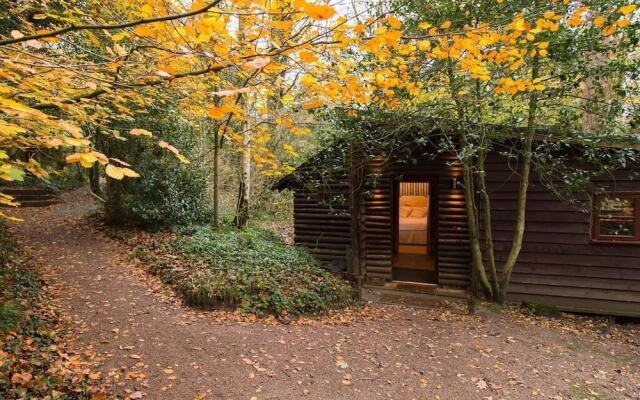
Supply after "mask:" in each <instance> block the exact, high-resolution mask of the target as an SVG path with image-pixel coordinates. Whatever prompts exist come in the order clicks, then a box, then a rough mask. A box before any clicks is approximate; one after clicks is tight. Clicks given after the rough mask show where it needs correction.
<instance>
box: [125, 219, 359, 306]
mask: <svg viewBox="0 0 640 400" xmlns="http://www.w3.org/2000/svg"><path fill="white" fill-rule="evenodd" d="M166 246H167V247H168V248H167V249H166V250H167V251H169V252H172V253H175V254H177V255H179V258H180V259H181V262H176V261H175V259H172V258H171V257H167V258H156V260H155V261H153V262H151V267H150V271H151V272H152V273H155V274H157V275H159V276H160V277H161V278H162V280H163V281H165V282H167V283H170V284H172V285H174V286H175V288H176V290H177V291H178V292H179V293H180V294H181V295H182V296H183V297H184V298H185V300H186V301H187V302H188V303H190V304H192V305H197V306H213V307H221V308H237V309H239V310H240V311H242V312H244V313H252V314H258V315H263V314H276V315H279V314H283V313H288V314H317V313H323V312H326V311H328V310H331V309H336V308H341V307H345V306H348V305H350V304H353V302H354V293H353V289H352V288H351V287H350V286H349V285H348V284H347V283H346V282H344V281H343V280H342V279H340V278H338V277H336V276H334V275H332V274H331V273H329V272H328V271H326V270H324V269H323V268H322V267H321V266H320V265H319V264H318V262H317V261H316V260H315V259H314V258H313V257H312V256H311V255H310V254H309V253H308V252H306V251H304V250H302V249H300V248H297V247H293V246H289V245H286V244H285V243H284V242H283V241H282V239H281V238H279V237H278V236H277V235H276V234H274V233H272V232H270V231H266V230H262V229H256V228H247V229H244V230H236V229H231V228H229V229H223V230H220V231H216V230H213V229H211V228H208V227H201V228H198V229H197V230H196V231H195V232H194V233H193V234H192V235H182V236H179V237H178V239H177V240H174V241H171V242H170V244H169V243H168V244H166ZM153 250H154V249H150V251H149V252H150V253H153ZM136 254H141V251H140V250H139V249H138V250H137V251H136ZM147 255H148V253H145V257H146V256H147Z"/></svg>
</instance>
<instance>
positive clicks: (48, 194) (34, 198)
mask: <svg viewBox="0 0 640 400" xmlns="http://www.w3.org/2000/svg"><path fill="white" fill-rule="evenodd" d="M0 193H4V194H7V195H9V196H12V197H13V199H14V201H15V202H16V203H19V204H20V207H48V206H51V205H54V204H58V203H60V201H59V200H58V199H57V198H56V195H55V193H54V192H53V191H51V190H49V189H46V188H34V187H0ZM5 207H6V206H5Z"/></svg>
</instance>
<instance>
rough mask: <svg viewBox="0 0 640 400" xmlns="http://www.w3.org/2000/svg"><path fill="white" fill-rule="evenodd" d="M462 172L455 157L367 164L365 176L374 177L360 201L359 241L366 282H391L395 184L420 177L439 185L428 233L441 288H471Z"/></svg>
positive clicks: (379, 283) (434, 198)
mask: <svg viewBox="0 0 640 400" xmlns="http://www.w3.org/2000/svg"><path fill="white" fill-rule="evenodd" d="M461 174H462V171H461V167H460V165H458V164H456V162H455V157H454V156H453V155H439V156H438V157H437V158H435V159H434V158H421V159H418V160H417V161H416V163H415V164H392V165H389V164H387V163H385V160H384V159H382V158H379V159H373V160H372V161H371V162H370V163H369V166H368V168H367V171H366V175H367V176H368V177H369V179H372V178H374V181H375V185H374V187H373V188H371V194H370V195H368V196H365V198H364V200H363V210H362V225H363V228H362V232H363V235H362V237H361V240H362V245H361V252H362V257H361V259H362V263H363V270H364V271H365V273H366V276H365V281H366V282H367V283H369V284H374V285H382V284H384V283H385V282H387V281H390V280H392V255H393V246H394V241H393V225H394V224H393V218H394V210H393V207H394V203H393V198H394V193H393V190H394V182H395V180H396V179H398V178H399V177H401V176H420V177H426V178H431V179H433V180H435V181H437V184H436V186H435V187H434V188H433V190H434V192H433V193H434V194H432V201H433V203H432V207H435V212H434V215H435V218H434V219H433V221H432V223H433V224H434V229H433V231H432V232H433V241H434V242H433V249H434V251H435V256H436V259H437V264H438V280H439V284H440V285H441V286H445V287H451V288H460V289H466V288H467V287H468V286H469V282H470V274H471V267H470V255H469V233H468V228H467V220H466V211H465V201H464V194H463V191H462V189H461V186H460V184H461V178H460V176H461ZM434 183H436V182H434ZM456 183H457V184H456Z"/></svg>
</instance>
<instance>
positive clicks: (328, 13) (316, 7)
mask: <svg viewBox="0 0 640 400" xmlns="http://www.w3.org/2000/svg"><path fill="white" fill-rule="evenodd" d="M291 5H292V6H293V9H294V10H296V11H301V12H303V13H305V14H307V15H308V16H309V17H310V18H311V19H314V20H316V21H324V20H327V19H329V18H331V17H333V16H334V15H335V13H336V10H335V8H333V7H331V6H329V5H326V4H313V3H308V2H306V1H305V0H293V2H292V3H291Z"/></svg>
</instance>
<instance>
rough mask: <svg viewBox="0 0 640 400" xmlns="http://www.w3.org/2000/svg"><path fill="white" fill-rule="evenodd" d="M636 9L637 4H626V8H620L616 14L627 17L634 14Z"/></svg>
mask: <svg viewBox="0 0 640 400" xmlns="http://www.w3.org/2000/svg"><path fill="white" fill-rule="evenodd" d="M636 8H638V5H637V4H628V5H626V6H622V7H620V8H619V9H618V12H619V13H620V14H622V15H629V14H631V13H632V12H634V11H635V10H636Z"/></svg>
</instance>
